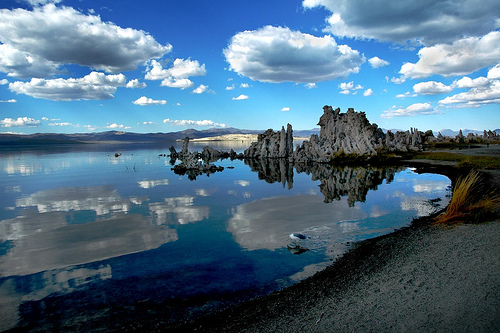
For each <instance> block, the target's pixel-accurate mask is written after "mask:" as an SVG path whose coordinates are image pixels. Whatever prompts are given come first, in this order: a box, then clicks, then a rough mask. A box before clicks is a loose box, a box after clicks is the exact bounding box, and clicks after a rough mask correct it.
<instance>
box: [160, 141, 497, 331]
mask: <svg viewBox="0 0 500 333" xmlns="http://www.w3.org/2000/svg"><path fill="white" fill-rule="evenodd" d="M467 153H468V154H470V153H471V152H467ZM477 153H479V151H478V152H477ZM497 153H498V150H495V151H493V150H488V154H493V155H494V156H498V155H497ZM421 163H422V162H421ZM437 164H438V163H437ZM440 167H442V165H441V166H440ZM485 176H486V177H488V181H489V183H490V184H492V185H493V186H495V187H496V188H500V171H498V170H497V171H488V172H486V173H485ZM154 330H157V331H164V330H167V331H182V332H188V331H198V332H199V331H201V332H500V219H496V220H495V219H494V220H492V221H488V222H485V223H482V224H478V225H470V224H469V225H459V226H456V227H453V228H444V227H439V226H430V225H429V224H428V223H426V222H425V221H421V222H418V221H417V222H416V223H414V225H413V226H412V227H409V228H405V229H402V230H399V231H396V232H394V233H392V234H390V235H386V236H383V237H379V238H376V239H372V240H368V241H365V242H363V243H361V244H359V245H358V246H357V247H356V248H355V249H354V250H352V251H350V252H349V253H347V254H346V255H344V257H343V258H341V259H340V260H338V261H337V262H336V263H335V264H333V265H332V266H330V267H328V268H327V269H325V270H323V271H322V272H319V273H317V274H316V275H314V276H312V277H311V278H309V279H306V280H304V281H302V282H300V283H298V284H296V285H294V286H292V287H290V288H287V289H285V290H282V291H280V292H276V293H274V294H272V295H269V296H265V297H261V298H258V299H255V300H253V301H250V302H246V303H243V304H240V305H238V306H236V307H234V308H231V309H229V310H226V311H222V312H220V313H217V314H215V315H212V316H209V317H206V318H202V319H200V320H197V321H194V322H189V323H186V324H184V325H182V326H181V327H177V328H176V329H174V328H169V329H166V328H165V327H158V326H157V327H154Z"/></svg>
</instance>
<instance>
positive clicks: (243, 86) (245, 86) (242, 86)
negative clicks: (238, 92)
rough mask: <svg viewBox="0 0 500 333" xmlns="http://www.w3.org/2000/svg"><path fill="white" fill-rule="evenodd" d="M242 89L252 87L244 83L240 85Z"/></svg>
mask: <svg viewBox="0 0 500 333" xmlns="http://www.w3.org/2000/svg"><path fill="white" fill-rule="evenodd" d="M240 88H250V85H249V84H248V83H242V84H240Z"/></svg>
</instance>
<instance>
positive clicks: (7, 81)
mask: <svg viewBox="0 0 500 333" xmlns="http://www.w3.org/2000/svg"><path fill="white" fill-rule="evenodd" d="M6 84H9V80H7V79H2V80H0V85H2V86H3V85H6Z"/></svg>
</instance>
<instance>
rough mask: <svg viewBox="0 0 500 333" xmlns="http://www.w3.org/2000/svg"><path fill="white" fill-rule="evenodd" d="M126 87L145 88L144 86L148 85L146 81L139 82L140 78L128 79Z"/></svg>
mask: <svg viewBox="0 0 500 333" xmlns="http://www.w3.org/2000/svg"><path fill="white" fill-rule="evenodd" d="M126 87H127V88H129V89H138V88H139V89H143V88H146V87H147V85H146V83H144V82H139V80H138V79H133V80H130V81H128V83H127V85H126Z"/></svg>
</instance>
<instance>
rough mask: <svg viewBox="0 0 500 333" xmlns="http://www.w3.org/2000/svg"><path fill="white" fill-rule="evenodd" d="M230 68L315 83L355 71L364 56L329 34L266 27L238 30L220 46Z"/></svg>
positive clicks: (258, 77) (276, 79)
mask: <svg viewBox="0 0 500 333" xmlns="http://www.w3.org/2000/svg"><path fill="white" fill-rule="evenodd" d="M224 55H225V57H226V61H227V62H228V63H229V65H230V66H229V68H230V70H232V71H234V72H236V73H238V74H240V75H243V76H246V77H249V78H250V79H252V80H257V81H262V82H301V83H315V82H320V81H328V80H333V79H335V78H338V77H345V76H348V75H349V74H351V73H358V72H359V69H360V66H361V64H362V63H363V62H364V61H365V58H364V57H363V56H361V55H360V53H359V52H358V51H356V50H353V49H351V48H350V47H349V46H347V45H337V43H336V42H335V39H333V37H331V36H323V37H315V36H312V35H309V34H305V33H301V32H299V31H292V30H290V29H289V28H283V27H273V26H266V27H263V28H261V29H258V30H251V31H249V30H247V31H244V32H239V33H237V34H236V35H234V36H233V37H232V38H231V42H230V44H229V45H228V46H227V48H226V49H224Z"/></svg>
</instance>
